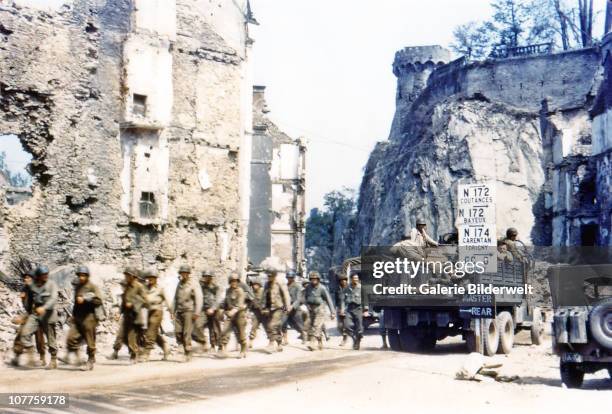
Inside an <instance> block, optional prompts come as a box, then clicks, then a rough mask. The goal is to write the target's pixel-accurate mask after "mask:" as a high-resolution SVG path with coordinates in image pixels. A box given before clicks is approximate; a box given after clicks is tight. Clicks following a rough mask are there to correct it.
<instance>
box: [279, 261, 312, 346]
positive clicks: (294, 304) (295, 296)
mask: <svg viewBox="0 0 612 414" xmlns="http://www.w3.org/2000/svg"><path fill="white" fill-rule="evenodd" d="M295 276H296V275H295V272H293V271H289V272H287V276H286V278H287V290H288V291H289V298H290V299H291V311H289V312H287V313H286V314H285V316H284V318H283V325H282V331H283V345H287V344H288V343H289V341H288V339H287V330H288V329H289V326H291V327H292V328H293V329H295V330H296V331H298V332H299V334H300V336H301V337H302V341H305V337H306V335H305V334H304V321H303V319H302V313H301V312H300V309H299V306H300V298H301V295H302V287H301V286H300V285H299V283H296V281H295Z"/></svg>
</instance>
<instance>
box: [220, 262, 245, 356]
mask: <svg viewBox="0 0 612 414" xmlns="http://www.w3.org/2000/svg"><path fill="white" fill-rule="evenodd" d="M246 309H247V303H246V293H245V292H244V290H243V289H242V288H241V287H240V276H238V273H232V274H231V276H230V278H229V287H228V288H227V290H226V291H225V300H224V301H223V311H224V314H225V317H226V319H225V322H224V324H223V331H222V333H221V350H220V351H219V356H221V357H225V356H226V348H227V344H228V342H229V337H230V333H231V332H232V330H233V331H234V332H235V333H236V340H237V341H238V343H239V344H240V355H239V356H238V358H246V350H247V339H246V338H247V335H246Z"/></svg>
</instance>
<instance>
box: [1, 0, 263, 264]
mask: <svg viewBox="0 0 612 414" xmlns="http://www.w3.org/2000/svg"><path fill="white" fill-rule="evenodd" d="M20 3H21V2H20V1H19V0H9V1H8V2H6V1H5V2H2V4H1V5H0V135H6V134H14V135H17V136H18V137H19V140H20V141H21V143H22V144H23V147H24V148H25V149H26V150H27V151H28V152H30V153H31V154H32V156H33V160H32V163H31V171H32V173H33V178H34V183H33V188H32V193H33V196H32V198H31V199H29V200H25V201H22V202H20V203H15V204H14V205H9V204H10V203H9V204H7V203H6V202H4V203H3V204H2V205H1V206H0V214H1V223H0V239H1V240H0V250H1V251H0V268H4V267H5V266H7V265H8V263H7V262H8V261H10V260H11V259H12V258H15V257H26V258H28V259H30V260H34V261H37V262H43V263H46V264H48V265H49V266H51V267H54V266H58V265H63V264H73V263H78V262H83V263H90V264H92V263H96V264H103V265H108V266H110V267H108V268H107V269H108V271H109V272H113V271H115V270H116V269H117V268H119V267H121V266H123V265H127V264H135V265H138V266H154V267H158V268H159V269H160V270H161V271H168V272H169V273H171V272H172V271H174V270H175V269H176V267H177V266H178V265H179V264H182V263H189V264H191V265H192V266H194V267H196V268H197V269H201V268H202V267H205V266H206V267H210V268H213V269H216V270H218V271H220V272H227V271H229V270H239V271H242V270H244V269H245V268H246V260H247V258H246V232H247V228H248V219H249V196H248V194H249V186H250V170H251V162H250V158H251V148H250V142H251V136H250V135H251V130H252V81H251V75H250V64H249V53H250V44H251V40H250V39H249V36H248V24H249V23H250V22H252V17H251V15H250V8H249V5H248V2H247V0H238V1H236V0H212V1H211V0H205V1H204V0H197V1H193V0H66V1H64V2H63V4H61V5H60V6H58V7H57V8H55V9H53V10H39V9H34V8H29V7H23V6H22V5H21V4H20Z"/></svg>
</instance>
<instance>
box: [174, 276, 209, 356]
mask: <svg viewBox="0 0 612 414" xmlns="http://www.w3.org/2000/svg"><path fill="white" fill-rule="evenodd" d="M178 273H179V278H180V279H179V283H178V285H177V286H176V292H175V294H174V332H175V335H176V342H177V343H178V344H179V345H183V350H184V351H185V362H189V361H191V334H192V333H193V324H194V322H196V321H197V320H198V318H199V317H200V312H201V311H202V289H201V288H200V286H196V283H194V282H192V281H191V278H190V275H191V268H190V267H189V266H185V265H183V266H181V267H180V268H179V271H178Z"/></svg>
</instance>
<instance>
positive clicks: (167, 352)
mask: <svg viewBox="0 0 612 414" xmlns="http://www.w3.org/2000/svg"><path fill="white" fill-rule="evenodd" d="M162 350H163V352H164V356H163V357H162V360H163V361H167V360H168V357H169V356H170V347H169V346H168V344H167V343H164V346H163V347H162Z"/></svg>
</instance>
